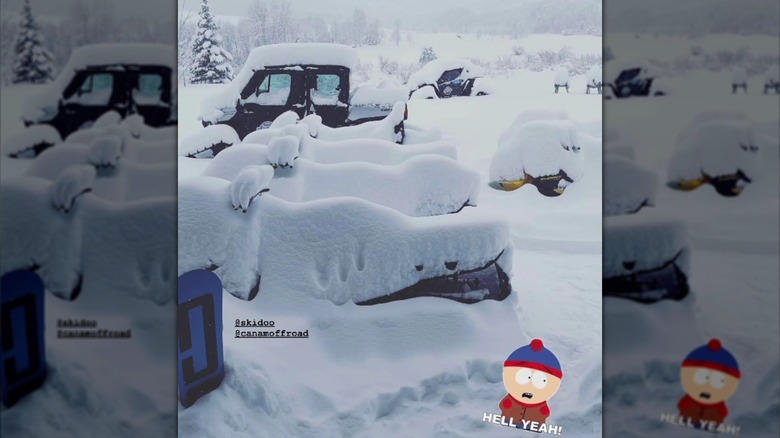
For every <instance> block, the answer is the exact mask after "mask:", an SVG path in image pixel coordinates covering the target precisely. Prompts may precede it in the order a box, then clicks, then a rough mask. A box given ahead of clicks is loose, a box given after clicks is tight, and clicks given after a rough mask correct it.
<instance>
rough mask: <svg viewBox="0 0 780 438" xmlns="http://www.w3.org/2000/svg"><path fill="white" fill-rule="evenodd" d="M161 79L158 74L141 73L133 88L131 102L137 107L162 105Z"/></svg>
mask: <svg viewBox="0 0 780 438" xmlns="http://www.w3.org/2000/svg"><path fill="white" fill-rule="evenodd" d="M162 94H163V77H162V75H160V74H159V73H141V74H139V75H138V83H137V84H136V86H135V88H133V101H134V102H135V103H137V104H139V105H160V104H162V103H163V102H162Z"/></svg>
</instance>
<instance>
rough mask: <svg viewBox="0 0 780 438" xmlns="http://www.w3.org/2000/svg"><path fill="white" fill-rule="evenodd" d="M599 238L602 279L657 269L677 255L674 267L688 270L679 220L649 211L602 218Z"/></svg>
mask: <svg viewBox="0 0 780 438" xmlns="http://www.w3.org/2000/svg"><path fill="white" fill-rule="evenodd" d="M605 199H606V196H605ZM603 236H604V237H603V239H604V251H603V255H602V257H603V268H602V269H603V276H604V278H612V277H618V276H623V275H629V274H632V273H638V272H641V271H646V270H649V269H656V268H659V267H661V266H663V265H664V264H665V263H667V262H669V261H670V260H672V259H674V258H675V257H676V256H677V255H678V253H681V252H682V254H681V255H680V257H679V258H678V259H677V264H678V266H679V267H680V268H681V269H682V270H683V271H684V272H687V271H688V263H689V255H688V250H687V249H686V248H687V245H688V231H687V228H686V226H685V224H684V223H683V222H682V221H679V220H676V219H670V218H664V217H660V216H658V215H657V214H654V213H651V212H650V211H646V212H645V211H643V212H642V213H640V214H637V215H621V216H611V217H605V218H604V234H603Z"/></svg>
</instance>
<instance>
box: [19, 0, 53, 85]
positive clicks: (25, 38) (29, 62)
mask: <svg viewBox="0 0 780 438" xmlns="http://www.w3.org/2000/svg"><path fill="white" fill-rule="evenodd" d="M14 54H15V58H14V65H13V69H12V76H13V77H12V82H13V83H15V84H18V83H28V84H42V83H45V82H48V81H50V80H51V79H52V78H53V77H54V67H53V66H52V59H53V56H52V55H51V53H49V51H48V50H46V48H45V47H44V46H43V38H42V37H41V34H40V29H39V28H38V23H36V22H35V17H33V14H32V8H31V7H30V0H25V1H24V6H23V7H22V20H21V22H20V23H19V31H18V33H17V34H16V39H15V40H14Z"/></svg>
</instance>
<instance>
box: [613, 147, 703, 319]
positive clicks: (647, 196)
mask: <svg viewBox="0 0 780 438" xmlns="http://www.w3.org/2000/svg"><path fill="white" fill-rule="evenodd" d="M603 187H604V195H603V203H604V204H603V205H604V234H603V236H604V250H603V260H604V262H603V277H604V278H603V291H604V292H603V294H604V296H613V297H621V298H627V299H630V300H634V301H638V302H643V303H651V302H655V301H659V300H663V299H672V300H681V299H683V298H684V297H685V296H686V295H688V293H689V292H690V287H689V285H688V272H689V264H690V261H689V258H690V247H689V245H688V237H687V236H688V234H687V228H686V226H685V224H684V223H683V222H681V221H679V220H676V219H671V218H668V217H664V216H662V215H659V214H658V213H657V212H654V211H649V210H648V209H647V208H648V207H653V205H654V202H655V197H656V192H657V188H658V177H657V176H656V174H655V173H654V172H652V171H650V170H648V169H645V168H643V167H641V166H639V165H637V164H636V163H634V162H633V160H632V159H631V158H629V157H628V156H627V154H625V153H621V154H615V153H612V152H608V153H606V154H605V155H604V185H603Z"/></svg>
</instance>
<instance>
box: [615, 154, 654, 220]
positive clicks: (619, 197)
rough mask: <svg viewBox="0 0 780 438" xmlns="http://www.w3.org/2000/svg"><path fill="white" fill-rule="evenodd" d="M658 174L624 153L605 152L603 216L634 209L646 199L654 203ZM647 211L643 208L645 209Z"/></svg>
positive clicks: (628, 211) (621, 213)
mask: <svg viewBox="0 0 780 438" xmlns="http://www.w3.org/2000/svg"><path fill="white" fill-rule="evenodd" d="M657 191H658V176H656V174H655V173H654V172H652V171H650V170H648V169H645V168H643V167H641V166H639V165H638V164H636V163H634V162H633V161H632V160H631V159H629V158H626V157H625V156H621V155H616V154H613V153H607V154H605V155H604V183H603V203H604V204H603V205H604V216H617V215H623V214H629V213H632V212H635V211H636V210H637V209H639V208H640V207H642V204H644V203H647V204H649V205H653V204H654V203H655V196H656V192H657ZM643 211H644V210H643Z"/></svg>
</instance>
